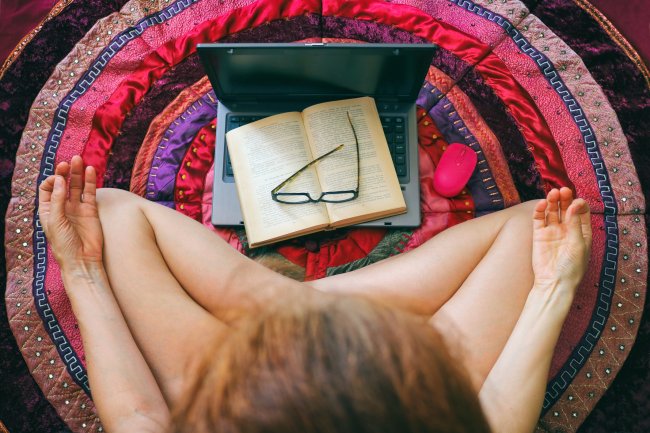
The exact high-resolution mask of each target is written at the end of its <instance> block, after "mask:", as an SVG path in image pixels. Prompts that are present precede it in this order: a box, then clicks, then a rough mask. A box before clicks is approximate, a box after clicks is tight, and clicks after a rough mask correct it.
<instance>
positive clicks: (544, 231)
mask: <svg viewBox="0 0 650 433" xmlns="http://www.w3.org/2000/svg"><path fill="white" fill-rule="evenodd" d="M590 250H591V215H590V213H589V205H588V204H587V202H585V201H584V200H583V199H580V198H578V199H575V200H574V199H573V192H572V191H571V190H570V189H569V188H566V187H563V188H562V189H560V190H559V191H558V190H557V189H555V188H554V189H552V190H551V191H550V192H549V193H548V195H547V197H546V199H545V200H540V201H539V202H538V203H537V205H536V206H535V211H534V213H533V254H532V257H533V272H534V274H535V285H536V286H549V285H550V286H554V285H557V284H562V285H566V286H567V287H569V288H570V291H571V295H573V293H575V292H574V291H575V289H576V288H577V286H578V284H580V281H581V280H582V277H583V275H584V273H585V271H586V269H587V263H588V261H589V254H590Z"/></svg>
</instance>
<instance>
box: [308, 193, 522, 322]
mask: <svg viewBox="0 0 650 433" xmlns="http://www.w3.org/2000/svg"><path fill="white" fill-rule="evenodd" d="M533 205H534V203H533V202H527V203H522V204H520V205H517V206H513V207H511V208H508V209H505V210H503V211H499V212H495V213H492V214H489V215H485V216H483V217H480V218H476V219H473V220H470V221H466V222H464V223H462V224H459V225H456V226H453V227H450V228H449V229H447V230H445V231H443V232H441V233H439V234H438V235H436V236H435V237H433V238H432V239H430V240H428V241H427V242H425V243H424V244H423V245H421V246H420V247H418V248H417V249H415V250H413V251H409V252H408V253H406V254H403V255H399V256H394V257H391V258H389V259H386V260H383V261H381V262H378V263H375V264H372V265H370V266H367V267H365V268H362V269H359V270H356V271H353V272H349V273H346V274H340V275H335V276H332V277H327V278H323V279H321V280H316V281H312V282H310V285H311V286H312V287H314V288H316V289H318V290H322V291H326V292H334V293H353V294H358V295H363V296H367V297H370V298H372V299H374V300H378V301H380V302H384V303H387V304H389V305H393V306H396V307H399V308H403V309H406V310H409V311H412V312H415V313H417V314H421V315H426V316H432V315H433V314H434V313H435V312H436V311H438V309H439V308H440V307H441V306H442V305H443V304H445V303H446V302H447V301H448V300H449V299H450V298H451V297H452V296H453V295H454V294H455V293H456V292H457V291H458V289H459V288H460V287H461V285H462V284H463V283H464V282H465V280H466V279H467V277H468V276H469V275H470V273H471V272H472V271H473V270H474V269H475V268H476V267H477V265H478V264H479V262H480V261H481V260H482V259H483V258H484V257H485V255H486V254H487V253H488V251H489V250H490V248H492V246H493V244H494V243H495V242H496V239H497V237H498V235H499V233H500V232H501V230H502V229H503V228H504V227H505V226H506V224H507V223H508V221H510V220H512V219H514V220H521V221H522V222H521V223H519V224H520V225H521V224H523V225H524V226H526V227H520V232H521V233H522V235H523V236H524V237H523V238H522V239H521V241H522V243H523V245H522V246H524V247H525V246H526V245H528V247H530V233H529V231H527V227H528V226H529V225H530V223H529V220H530V215H532V212H533ZM512 225H513V223H510V225H509V227H510V226H512ZM509 230H510V228H509ZM522 249H523V248H522ZM513 254H514V251H513ZM529 259H530V253H528V261H530V260H529ZM528 289H530V287H528V288H526V289H523V291H524V292H525V293H527V290H528Z"/></svg>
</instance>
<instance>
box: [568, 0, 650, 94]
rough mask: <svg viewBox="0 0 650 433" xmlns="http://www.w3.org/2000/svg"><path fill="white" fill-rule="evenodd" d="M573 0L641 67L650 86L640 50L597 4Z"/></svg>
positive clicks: (649, 74) (649, 86) (649, 78)
mask: <svg viewBox="0 0 650 433" xmlns="http://www.w3.org/2000/svg"><path fill="white" fill-rule="evenodd" d="M573 2H574V3H575V4H576V5H578V6H579V7H580V8H581V9H583V10H584V11H585V12H587V13H588V14H589V15H591V17H592V18H593V19H594V20H596V22H597V23H598V24H599V25H600V27H602V29H603V30H604V31H605V33H607V35H608V36H609V37H610V38H612V40H613V41H614V42H615V43H616V45H618V46H619V47H620V48H621V49H622V50H623V52H624V53H625V55H626V56H627V57H628V58H629V59H630V60H631V61H632V63H634V65H635V66H636V67H637V68H639V72H641V75H643V78H645V83H646V85H647V86H648V88H650V70H648V66H647V65H646V64H645V62H644V61H643V59H642V58H641V56H640V55H639V52H638V51H637V50H635V49H634V48H633V47H632V44H630V42H629V41H628V40H627V39H626V38H625V36H623V35H622V34H621V32H619V31H618V29H616V27H614V25H613V24H612V22H611V21H610V20H609V19H607V17H606V16H605V15H603V13H602V12H601V11H599V10H598V9H597V8H596V6H594V5H592V4H591V3H589V2H588V1H586V0H573Z"/></svg>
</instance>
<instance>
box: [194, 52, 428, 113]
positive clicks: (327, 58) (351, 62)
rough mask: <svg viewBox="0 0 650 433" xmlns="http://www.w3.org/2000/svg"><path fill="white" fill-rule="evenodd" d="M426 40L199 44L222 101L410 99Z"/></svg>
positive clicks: (421, 73)
mask: <svg viewBox="0 0 650 433" xmlns="http://www.w3.org/2000/svg"><path fill="white" fill-rule="evenodd" d="M435 48H436V46H435V45H430V44H402V45H387V44H308V45H302V44H199V45H198V47H197V49H198V52H199V56H200V57H201V60H202V62H203V64H204V66H205V68H206V72H207V73H208V77H209V78H210V81H211V82H212V85H213V87H214V90H215V93H216V94H217V98H219V99H220V100H222V101H245V100H256V101H264V100H274V101H277V100H278V99H283V100H287V99H289V100H301V99H309V100H312V99H314V98H324V99H325V98H326V99H344V98H352V97H356V96H362V95H367V96H372V97H374V98H375V99H378V100H382V99H384V100H396V101H405V102H406V101H415V99H416V98H417V95H418V92H419V90H420V88H421V86H422V82H423V81H424V78H425V75H426V73H427V70H428V68H429V65H430V64H431V60H432V57H433V54H434V52H435Z"/></svg>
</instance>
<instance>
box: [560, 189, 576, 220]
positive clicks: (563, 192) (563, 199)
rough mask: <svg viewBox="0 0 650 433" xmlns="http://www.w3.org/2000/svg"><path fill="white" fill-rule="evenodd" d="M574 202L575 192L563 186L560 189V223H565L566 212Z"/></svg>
mask: <svg viewBox="0 0 650 433" xmlns="http://www.w3.org/2000/svg"><path fill="white" fill-rule="evenodd" d="M572 202H573V191H571V188H567V187H566V186H563V187H562V188H560V221H564V220H565V218H566V211H567V209H568V208H569V206H571V203H572Z"/></svg>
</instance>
